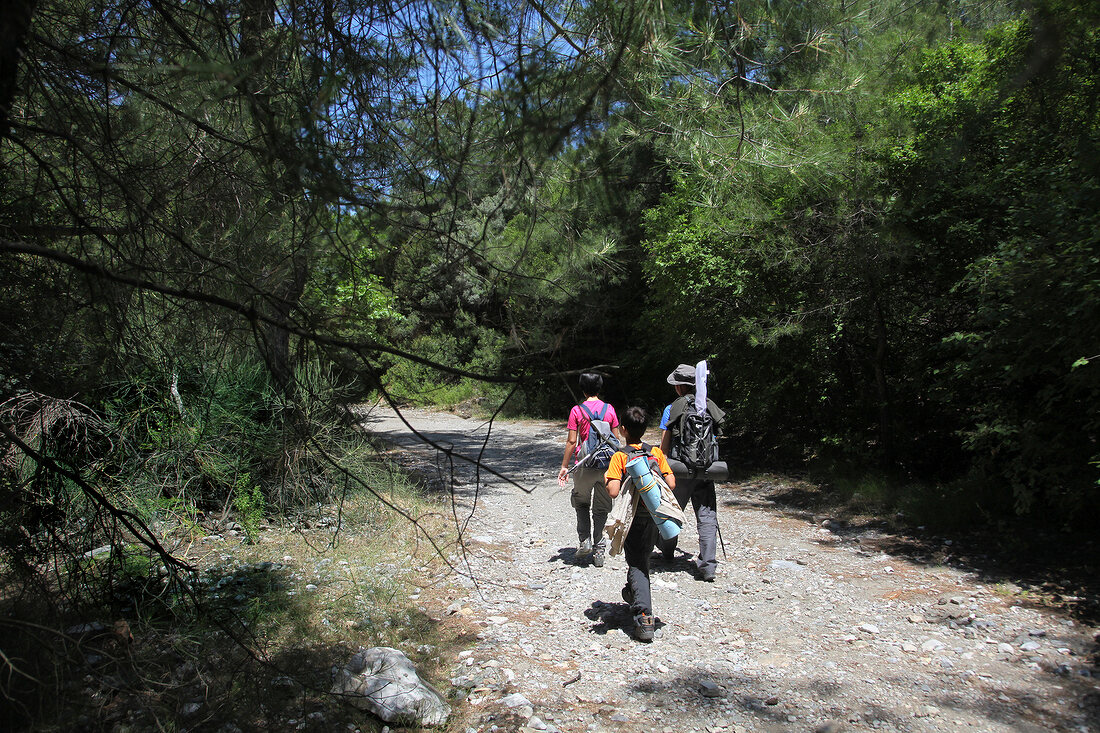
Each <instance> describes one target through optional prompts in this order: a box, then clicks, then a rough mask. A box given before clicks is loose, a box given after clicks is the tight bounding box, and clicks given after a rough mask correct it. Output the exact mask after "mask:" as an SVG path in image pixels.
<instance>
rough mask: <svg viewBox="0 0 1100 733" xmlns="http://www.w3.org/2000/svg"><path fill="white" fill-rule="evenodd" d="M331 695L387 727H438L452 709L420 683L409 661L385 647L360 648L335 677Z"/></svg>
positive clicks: (421, 681) (434, 690)
mask: <svg viewBox="0 0 1100 733" xmlns="http://www.w3.org/2000/svg"><path fill="white" fill-rule="evenodd" d="M332 691H333V693H335V694H337V695H343V696H345V697H346V698H347V699H348V701H349V702H350V703H351V704H353V705H355V706H356V707H358V708H359V709H361V710H368V711H370V712H372V713H374V714H375V715H377V716H378V717H379V718H381V719H382V720H384V721H386V722H387V723H398V724H400V725H408V726H428V725H441V724H443V723H444V722H446V720H447V716H449V715H450V714H451V706H450V705H448V704H447V703H446V701H444V699H443V695H441V694H440V693H439V691H438V690H436V689H435V688H434V687H432V685H431V684H429V683H428V682H426V681H424V680H422V679H420V675H418V674H417V673H416V667H414V666H413V663H412V660H410V659H409V658H408V657H406V656H405V655H404V654H402V653H401V652H400V651H398V650H397V649H391V648H390V647H387V646H376V647H373V648H371V649H362V648H360V649H359V652H358V653H357V654H355V656H353V657H352V658H351V660H350V661H349V662H348V664H347V666H346V667H344V668H343V669H342V670H340V671H339V672H338V673H337V677H336V682H335V683H334V684H333V686H332Z"/></svg>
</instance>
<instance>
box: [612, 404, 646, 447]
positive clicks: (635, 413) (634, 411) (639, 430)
mask: <svg viewBox="0 0 1100 733" xmlns="http://www.w3.org/2000/svg"><path fill="white" fill-rule="evenodd" d="M619 424H621V425H622V426H623V430H624V431H625V432H626V437H627V438H628V439H629V440H630V441H631V442H634V443H636V442H638V441H639V440H641V439H642V436H643V435H645V429H646V428H647V427H649V413H648V412H646V409H645V408H644V407H638V406H637V405H634V406H633V407H628V408H626V412H624V413H623V414H622V417H620V418H619Z"/></svg>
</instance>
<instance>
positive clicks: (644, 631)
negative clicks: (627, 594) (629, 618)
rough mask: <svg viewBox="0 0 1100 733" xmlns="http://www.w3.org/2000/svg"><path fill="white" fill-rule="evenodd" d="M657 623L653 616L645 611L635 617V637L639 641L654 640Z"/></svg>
mask: <svg viewBox="0 0 1100 733" xmlns="http://www.w3.org/2000/svg"><path fill="white" fill-rule="evenodd" d="M655 626H656V623H655V622H654V620H653V617H652V616H650V615H649V614H645V613H643V614H642V615H641V616H638V617H637V618H635V619H634V638H635V639H637V640H638V641H653V629H654V627H655Z"/></svg>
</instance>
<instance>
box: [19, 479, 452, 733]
mask: <svg viewBox="0 0 1100 733" xmlns="http://www.w3.org/2000/svg"><path fill="white" fill-rule="evenodd" d="M384 495H385V496H386V498H387V500H392V501H393V502H394V503H396V504H398V505H400V506H401V507H402V508H403V509H404V510H405V511H406V513H407V514H409V515H410V516H412V517H415V518H416V522H415V523H413V522H410V521H409V520H408V519H407V518H405V517H402V516H400V515H399V514H397V513H395V512H394V511H393V510H391V509H387V508H385V507H383V506H382V505H381V504H380V502H379V500H378V498H377V497H375V496H372V495H370V494H368V493H362V494H357V495H355V496H351V497H347V498H346V499H345V501H344V503H343V505H342V506H341V507H337V506H327V507H320V508H315V510H314V511H312V512H310V513H309V514H308V515H303V516H299V517H295V518H288V519H285V520H283V521H281V522H279V523H278V524H271V525H265V526H264V527H263V529H262V530H261V532H260V535H259V537H258V541H257V542H255V543H254V544H253V543H248V542H247V541H246V537H245V535H244V533H243V532H240V531H238V530H235V529H229V530H226V531H223V532H221V533H220V535H207V536H204V537H202V538H199V539H197V540H196V541H195V542H193V543H192V544H190V546H189V547H187V548H186V549H185V550H184V551H183V558H184V559H186V560H187V561H188V562H189V563H190V564H191V565H192V566H193V567H195V568H196V571H197V572H196V574H195V576H193V579H192V582H191V583H190V588H191V590H192V591H193V595H192V596H188V595H186V594H184V593H183V592H182V591H181V589H180V588H179V587H176V586H174V585H173V584H172V583H171V582H170V581H168V579H167V578H166V577H163V576H164V573H163V571H161V572H160V574H161V576H162V577H161V578H159V579H158V580H159V584H157V586H156V587H158V588H160V589H162V591H163V592H161V593H160V594H159V598H157V599H154V598H149V597H147V598H140V597H133V598H129V599H127V598H120V599H116V601H117V602H115V603H109V604H104V605H102V606H100V607H99V608H98V609H97V610H96V611H95V612H94V613H92V614H90V615H89V614H88V613H87V612H84V613H82V614H72V613H65V612H64V611H63V610H60V609H63V608H64V605H65V604H63V603H61V604H59V603H57V602H56V600H57V599H52V601H51V602H50V603H41V602H36V601H34V600H32V599H33V598H34V596H33V595H26V596H22V597H21V596H18V595H15V594H14V593H13V591H15V590H17V588H16V586H15V584H14V583H13V584H9V586H8V593H7V594H6V597H7V600H6V603H5V605H6V608H5V611H6V612H7V614H6V620H5V621H0V625H3V626H4V627H6V629H5V631H6V633H5V634H4V636H6V637H8V638H9V639H17V640H16V641H14V642H3V643H0V651H2V652H3V653H4V654H5V655H6V657H7V659H6V660H5V659H0V669H2V670H3V675H2V676H0V691H3V692H4V694H5V695H6V696H7V698H8V699H7V700H0V727H3V728H4V729H5V730H18V729H34V730H43V731H48V730H81V729H84V730H133V731H144V730H150V731H155V730H184V729H191V730H193V729H202V730H223V731H226V733H229V732H231V731H234V730H238V729H239V730H317V731H332V730H345V729H354V728H355V727H359V728H360V729H361V730H377V729H380V727H381V724H380V723H379V722H378V721H376V720H374V719H372V718H371V717H370V716H369V715H367V714H365V713H362V712H359V711H357V710H355V709H354V708H351V707H350V706H347V705H345V704H342V703H341V702H340V701H339V700H337V699H334V698H333V697H332V696H330V695H328V694H327V692H328V689H329V686H330V684H331V672H332V668H333V667H334V666H342V665H343V664H344V663H345V662H346V661H347V659H348V658H349V657H350V656H351V654H352V653H354V651H355V650H357V649H358V648H359V647H360V646H364V647H370V646H392V647H395V648H398V649H401V650H402V651H404V652H405V653H406V654H407V655H408V656H409V657H410V658H411V659H413V660H414V662H416V663H417V666H418V669H420V671H421V672H422V674H424V675H425V676H426V677H427V678H428V679H430V680H433V681H439V680H440V679H441V674H442V669H441V668H440V666H441V665H442V664H444V663H445V661H446V660H448V659H450V658H452V657H453V654H452V652H453V649H452V647H454V646H455V645H458V644H460V643H462V630H461V629H456V628H454V627H451V626H448V625H446V624H445V623H444V622H443V619H442V618H440V617H439V616H433V615H432V612H431V611H430V610H429V609H431V608H439V607H440V604H439V602H433V601H435V600H436V599H434V598H433V597H434V596H437V595H439V594H440V593H442V592H444V588H445V584H444V582H443V581H444V579H445V578H446V576H447V574H448V570H449V569H448V567H447V563H446V560H445V556H446V555H448V554H449V553H450V552H451V551H452V549H453V542H454V532H453V527H452V526H451V525H450V524H449V523H448V521H447V517H446V511H445V508H444V507H442V506H437V505H434V504H432V503H430V502H429V501H427V500H425V499H423V498H420V497H419V496H418V495H417V494H416V492H413V491H411V490H410V489H409V488H408V487H407V486H402V485H400V484H395V485H393V486H391V487H387V490H386V492H385V493H384ZM337 527H339V529H338V530H337ZM188 534H190V535H191V536H195V534H196V533H195V532H194V527H191V528H189V529H188ZM441 555H442V556H441ZM156 565H157V564H156V563H144V564H142V563H135V562H133V561H132V560H130V561H128V567H130V568H131V571H133V572H135V573H136V572H137V570H136V569H137V568H151V570H150V573H151V574H152V576H154V577H155V576H156V574H157V567H156ZM9 581H12V579H11V578H9ZM135 587H137V588H141V587H145V588H147V587H149V586H148V585H145V586H140V585H139V586H135ZM134 592H137V591H134ZM13 614H14V615H13ZM20 618H22V620H17V619H20ZM30 619H35V621H34V624H33V625H30ZM47 619H48V620H47ZM80 623H84V624H91V625H87V626H84V627H80V626H79V624H80ZM7 632H11V633H7ZM13 634H14V635H13ZM439 686H440V687H441V688H443V689H446V687H447V686H446V685H445V684H444V685H439ZM59 700H61V701H64V703H63V704H62V705H58V704H57V702H58V701H59Z"/></svg>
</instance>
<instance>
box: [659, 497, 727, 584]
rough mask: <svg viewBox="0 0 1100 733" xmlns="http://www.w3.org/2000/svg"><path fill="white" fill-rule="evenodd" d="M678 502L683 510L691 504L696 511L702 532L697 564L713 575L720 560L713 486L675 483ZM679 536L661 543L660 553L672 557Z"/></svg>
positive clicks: (700, 533) (716, 510)
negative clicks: (717, 554) (718, 556)
mask: <svg viewBox="0 0 1100 733" xmlns="http://www.w3.org/2000/svg"><path fill="white" fill-rule="evenodd" d="M675 493H676V501H678V502H679V503H680V508H681V509H683V508H684V507H686V506H687V503H688V501H689V500H690V501H691V508H692V509H694V510H695V526H696V529H697V530H698V532H699V557H698V558H696V560H695V564H696V566H697V567H698V568H699V570H702V571H704V572H705V571H706V570H707V569H708V568H709V569H710V571H711V572H713V571H714V570H716V569H717V567H718V560H717V558H716V553H717V550H718V497H717V496H716V495H715V493H714V482H713V481H704V480H702V479H680V478H678V479H676V489H675ZM678 539H679V536H676V537H673V538H672V539H671V540H659V546H660V548H661V552H663V553H664V554H665V557H669V556H671V555H672V553H673V552H674V551H675V550H676V541H677V540H678Z"/></svg>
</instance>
